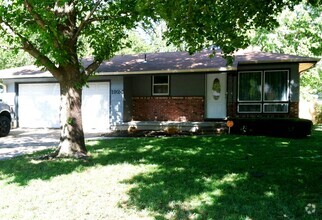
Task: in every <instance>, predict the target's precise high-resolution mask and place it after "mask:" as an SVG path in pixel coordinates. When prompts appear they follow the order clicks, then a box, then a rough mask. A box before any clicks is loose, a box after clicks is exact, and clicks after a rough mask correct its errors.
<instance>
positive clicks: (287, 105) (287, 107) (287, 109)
mask: <svg viewBox="0 0 322 220" xmlns="http://www.w3.org/2000/svg"><path fill="white" fill-rule="evenodd" d="M268 105H271V106H274V105H275V106H278V105H286V111H273V112H271V111H266V110H265V106H268ZM263 112H264V113H272V114H273V113H288V112H289V104H288V103H285V102H284V103H264V104H263Z"/></svg>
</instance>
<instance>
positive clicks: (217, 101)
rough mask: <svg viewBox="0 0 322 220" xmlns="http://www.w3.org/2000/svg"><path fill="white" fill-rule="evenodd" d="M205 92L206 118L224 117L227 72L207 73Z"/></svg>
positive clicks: (225, 112)
mask: <svg viewBox="0 0 322 220" xmlns="http://www.w3.org/2000/svg"><path fill="white" fill-rule="evenodd" d="M206 93H207V94H206V118H208V119H212V118H213V119H222V118H225V117H226V116H227V97H226V94H227V73H216V74H208V75H207V78H206Z"/></svg>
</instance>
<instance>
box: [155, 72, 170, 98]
mask: <svg viewBox="0 0 322 220" xmlns="http://www.w3.org/2000/svg"><path fill="white" fill-rule="evenodd" d="M155 77H167V78H168V82H167V83H155V82H154V78H155ZM155 86H167V87H168V89H167V92H165V93H156V92H154V88H155ZM169 90H170V77H169V75H155V76H152V95H154V96H166V95H169V93H170V92H169Z"/></svg>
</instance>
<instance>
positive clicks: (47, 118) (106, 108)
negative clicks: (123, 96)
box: [18, 82, 110, 131]
mask: <svg viewBox="0 0 322 220" xmlns="http://www.w3.org/2000/svg"><path fill="white" fill-rule="evenodd" d="M88 85H89V87H84V89H83V106H82V110H83V125H84V130H85V131H86V130H91V129H97V130H101V131H106V130H108V129H109V127H110V122H109V119H110V82H90V83H88ZM18 94H19V95H18V116H19V118H18V123H19V127H27V128H59V127H60V122H59V106H60V95H59V94H60V92H59V84H58V83H27V84H18Z"/></svg>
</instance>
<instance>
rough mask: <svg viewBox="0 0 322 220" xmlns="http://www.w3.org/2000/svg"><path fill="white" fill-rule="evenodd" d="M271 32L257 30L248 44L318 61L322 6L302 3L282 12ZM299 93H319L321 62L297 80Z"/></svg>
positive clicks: (320, 44)
mask: <svg viewBox="0 0 322 220" xmlns="http://www.w3.org/2000/svg"><path fill="white" fill-rule="evenodd" d="M277 21H278V23H279V26H278V27H277V28H275V29H274V30H268V29H266V28H260V29H258V30H256V31H255V32H253V33H252V44H253V45H257V46H260V47H261V49H262V50H263V51H270V52H278V53H286V54H295V55H300V56H311V57H322V43H321V39H322V6H321V5H316V6H312V5H309V4H306V3H301V4H298V5H296V6H295V7H294V8H293V9H290V8H286V9H285V10H283V12H282V13H281V14H279V15H278V17H277ZM301 83H302V85H303V86H304V87H307V88H303V90H302V91H307V92H309V93H313V94H317V93H321V92H322V62H321V61H320V62H319V63H318V64H317V66H316V68H314V69H312V70H310V71H308V72H306V73H305V74H303V75H302V76H301Z"/></svg>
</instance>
